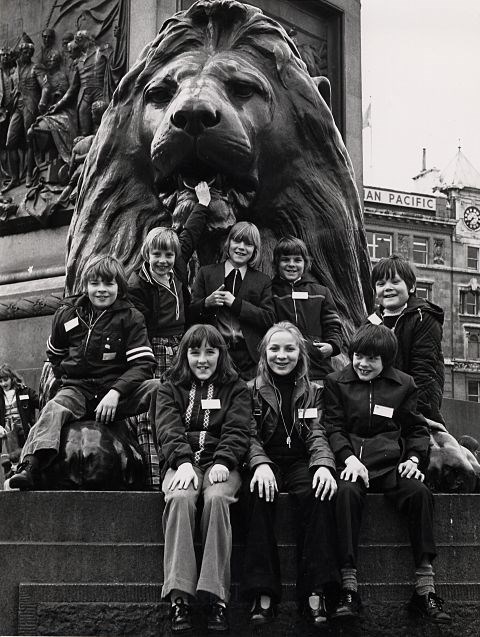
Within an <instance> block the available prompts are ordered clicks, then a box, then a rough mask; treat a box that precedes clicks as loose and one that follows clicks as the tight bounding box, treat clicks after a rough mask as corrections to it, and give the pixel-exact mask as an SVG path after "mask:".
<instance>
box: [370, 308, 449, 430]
mask: <svg viewBox="0 0 480 637" xmlns="http://www.w3.org/2000/svg"><path fill="white" fill-rule="evenodd" d="M377 315H378V316H379V317H380V318H383V308H382V307H381V308H379V310H378V311H377ZM443 321H444V313H443V310H442V308H441V307H439V306H438V305H435V304H434V303H432V302H431V301H427V300H425V299H421V298H418V297H416V296H411V297H410V298H409V299H408V302H407V307H406V308H405V310H404V311H403V312H402V313H401V314H400V316H399V317H398V319H397V320H396V323H395V326H394V328H393V332H394V333H395V336H396V337H397V340H398V351H397V356H396V359H395V363H394V365H395V367H396V368H397V369H399V370H401V371H402V372H405V373H406V374H410V376H413V380H414V381H415V384H416V385H417V387H418V411H419V412H420V413H421V414H423V415H424V416H425V417H426V418H431V419H432V420H436V421H437V422H441V423H443V424H444V422H445V421H444V419H443V417H442V415H441V413H440V408H441V405H442V397H443V386H444V382H445V364H444V361H443V351H442V338H443Z"/></svg>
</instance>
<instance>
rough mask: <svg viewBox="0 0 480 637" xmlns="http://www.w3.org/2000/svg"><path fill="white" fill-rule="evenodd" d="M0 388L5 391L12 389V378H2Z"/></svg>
mask: <svg viewBox="0 0 480 637" xmlns="http://www.w3.org/2000/svg"><path fill="white" fill-rule="evenodd" d="M0 387H1V388H2V389H3V391H8V390H9V389H12V379H11V378H10V376H4V377H3V378H0Z"/></svg>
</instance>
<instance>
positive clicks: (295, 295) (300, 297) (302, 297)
mask: <svg viewBox="0 0 480 637" xmlns="http://www.w3.org/2000/svg"><path fill="white" fill-rule="evenodd" d="M292 299H296V300H297V301H306V300H307V299H308V292H292Z"/></svg>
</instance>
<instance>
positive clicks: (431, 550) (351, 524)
mask: <svg viewBox="0 0 480 637" xmlns="http://www.w3.org/2000/svg"><path fill="white" fill-rule="evenodd" d="M375 482H376V481H375V480H374V481H372V482H371V483H370V488H369V489H368V492H369V493H371V492H377V493H378V492H382V491H383V492H384V494H385V497H386V498H388V499H389V500H390V501H391V502H392V503H393V504H394V505H395V506H396V508H397V509H398V510H399V511H400V512H401V513H402V514H403V515H406V517H407V524H408V533H409V536H410V543H411V545H412V549H413V556H414V559H415V565H416V566H418V565H419V564H420V562H421V559H422V556H423V555H425V554H427V555H429V556H430V558H431V559H433V558H434V557H435V555H436V548H435V540H434V537H433V496H432V494H431V492H430V489H429V488H428V487H427V486H425V484H424V483H423V482H420V481H419V480H415V479H413V478H401V477H398V478H397V486H396V487H394V488H393V489H388V490H383V489H381V483H380V484H378V483H377V484H375ZM366 495H367V489H366V487H365V485H364V483H363V481H362V480H357V481H356V482H346V481H345V480H339V481H338V491H337V498H336V517H337V529H338V552H339V560H340V567H352V568H356V567H357V556H358V541H359V536H360V526H361V523H362V514H363V509H364V506H365V497H366Z"/></svg>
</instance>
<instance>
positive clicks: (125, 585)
mask: <svg viewBox="0 0 480 637" xmlns="http://www.w3.org/2000/svg"><path fill="white" fill-rule="evenodd" d="M367 501H368V507H367V512H366V515H365V518H364V525H363V527H364V532H363V537H362V541H361V547H360V552H359V579H360V581H361V583H362V595H363V596H364V598H365V600H366V601H367V602H368V604H370V608H371V609H372V613H373V614H372V617H373V618H374V617H376V616H377V615H378V617H380V618H383V619H381V621H380V619H379V620H378V622H377V623H378V626H382V627H383V628H382V630H384V629H385V630H384V632H383V633H382V632H378V630H377V632H364V633H362V634H361V637H363V636H364V635H365V636H366V637H373V636H376V635H378V637H380V636H382V637H384V636H386V635H390V634H391V635H396V637H414V636H415V635H416V634H415V633H413V632H411V626H410V625H409V628H408V629H405V630H407V632H405V630H404V628H402V629H401V628H400V625H405V626H406V623H405V622H406V621H407V620H406V616H405V609H404V605H405V600H407V599H408V597H409V595H410V591H411V581H412V572H413V562H412V557H411V551H410V547H409V545H408V538H407V534H406V531H405V525H404V523H403V521H402V520H401V519H400V517H399V516H398V514H397V513H396V512H395V511H394V510H393V509H392V508H391V506H390V505H389V504H388V503H387V502H386V501H385V499H384V498H383V497H382V496H375V495H369V496H368V498H367ZM435 503H436V527H437V538H438V550H439V557H438V561H437V562H436V564H435V568H436V571H437V582H438V584H439V592H441V593H442V591H445V592H444V595H445V597H446V598H448V599H450V600H455V601H454V603H455V604H456V607H455V608H456V609H457V611H456V612H458V613H459V617H462V618H463V617H464V619H462V620H461V621H460V623H457V624H455V627H456V630H457V632H456V633H450V632H442V637H446V636H447V635H448V636H450V635H451V636H452V637H458V636H459V635H461V636H462V637H470V634H471V635H472V637H473V636H475V637H478V635H480V628H479V630H478V631H477V632H476V633H474V632H471V633H469V632H468V630H469V628H468V627H469V626H470V624H471V625H473V626H476V627H478V623H475V621H477V620H478V618H479V617H480V577H479V575H478V574H477V570H478V569H477V568H476V565H477V564H478V554H479V545H480V533H479V530H480V495H473V496H471V495H455V496H447V495H437V496H435ZM161 514H162V497H161V494H158V493H120V492H118V493H117V492H114V493H113V492H109V493H99V492H34V493H20V492H1V493H0V519H1V520H2V521H5V522H4V524H2V526H1V527H0V545H1V556H2V559H1V561H0V569H1V573H2V577H1V578H0V599H2V604H1V605H0V634H1V635H13V634H15V633H16V632H17V614H18V616H19V617H23V618H27V619H28V618H30V619H29V620H28V621H30V622H37V623H36V628H35V630H33V631H30V632H29V631H26V632H25V631H24V632H23V634H30V635H32V634H35V635H42V634H50V635H63V636H65V635H124V634H132V635H136V636H138V637H148V636H149V635H153V634H156V635H159V634H164V633H163V632H158V630H159V628H158V626H159V622H160V624H161V622H162V621H164V620H163V619H162V616H163V614H164V613H165V608H164V605H163V604H162V603H161V602H160V590H161V582H162V578H163V573H162V559H163V545H162V533H161ZM240 519H241V511H240V510H239V509H237V511H236V512H235V513H234V514H233V515H232V521H233V522H234V525H235V529H236V531H235V533H234V538H235V546H234V552H233V559H232V571H233V581H234V584H233V587H232V594H233V599H234V600H238V586H237V582H238V580H239V574H240V569H241V564H242V551H243V548H242V544H241V537H242V534H241V532H238V529H237V528H236V527H237V526H238V523H239V521H240ZM293 520H294V509H293V507H292V504H291V501H290V500H289V499H288V498H287V497H286V496H281V497H280V500H279V503H278V515H277V531H278V537H279V544H280V557H281V563H282V581H283V584H284V587H285V600H286V604H285V607H284V609H286V610H285V612H286V614H285V615H282V616H283V619H282V620H280V619H279V623H278V624H276V630H277V629H278V630H277V632H270V633H263V634H265V635H269V636H270V635H272V636H273V635H275V637H276V635H283V634H284V635H297V634H301V635H307V634H309V633H308V627H305V626H303V625H302V626H300V628H299V627H298V626H297V625H296V624H295V622H296V621H297V620H296V619H294V618H295V617H296V616H295V613H294V608H293V607H292V606H291V602H289V600H293V599H294V597H295V595H294V587H293V581H294V577H295V553H294V548H293V543H292V542H293V536H292V535H293V534H292V530H291V528H290V527H291V526H292V523H293ZM28 587H33V588H28ZM35 587H36V588H35ZM115 587H116V588H115ZM27 590H28V591H30V593H31V591H32V590H36V591H37V593H36V594H35V595H36V597H35V596H34V597H35V600H36V601H35V600H34V603H33V602H32V599H33V598H32V596H31V595H30V597H29V596H28V595H27V593H26V592H25V591H27ZM114 590H115V591H117V592H116V593H115V595H114V594H113V593H112V591H114ZM147 590H148V591H149V592H148V595H150V597H148V595H147V597H145V595H146V591H147ZM22 591H23V592H22ZM52 591H56V592H55V595H56V596H57V598H58V599H57V598H55V599H56V600H57V601H55V600H54V599H53V598H52V599H50V597H49V595H50V593H52ZM72 591H77V593H80V592H82V591H83V592H85V596H84V598H82V597H81V596H80V598H79V597H78V594H77V593H75V594H74V593H72ZM99 591H103V593H102V595H103V597H102V595H100V593H99ZM118 591H123V593H119V592H118ZM152 591H153V592H152ZM62 595H63V597H62ZM75 595H77V597H75ZM99 595H100V596H99ZM122 595H123V596H124V597H123V598H122ZM152 595H153V598H151V596H152ZM22 600H23V601H22ZM29 600H30V601H29ZM288 604H290V606H289V605H288ZM390 607H391V608H390ZM464 607H465V608H467V611H465V612H466V615H465V613H464V612H463V608H464ZM389 608H390V610H389ZM22 609H23V610H22ZM288 609H290V611H288ZM24 611H25V612H24ZM282 612H283V611H282ZM369 612H370V611H369ZM232 613H233V618H234V621H235V622H236V623H238V626H243V624H245V621H246V619H247V617H248V611H246V610H245V606H244V605H243V604H240V605H238V607H235V608H234V609H232ZM288 613H290V614H288ZM392 613H393V616H394V617H395V621H393V620H392V622H391V626H390V625H389V621H388V620H389V614H392ZM475 613H476V614H475ZM52 617H54V619H52ZM42 618H43V619H42ZM242 618H243V619H242ZM465 618H468V620H469V622H470V623H468V622H467V620H466V619H465ZM475 618H476V619H475ZM397 619H398V621H397ZM474 620H475V621H474ZM21 621H22V622H23V621H24V620H23V619H22V620H21ZM25 621H27V620H25ZM375 621H377V620H375V619H372V620H371V622H370V619H367V620H366V622H367V624H368V626H370V628H369V630H373V628H372V627H374V626H375V625H376V624H375ZM52 622H53V626H54V629H52ZM132 622H133V625H135V626H137V628H138V630H137V629H135V628H134V629H131V623H132ZM242 622H243V624H242ZM292 622H293V623H292ZM368 622H370V623H368ZM382 622H383V623H382ZM402 622H403V624H402ZM27 623H28V622H27ZM161 625H162V626H163V625H164V624H161ZM122 626H123V628H122ZM128 626H130V628H128ZM153 626H156V628H155V629H154V628H153ZM389 626H390V627H391V628H392V630H390V632H389V631H387V630H386V627H387V628H388V627H389ZM395 626H396V627H397V629H398V630H397V632H395V631H394V630H393V627H395ZM127 628H128V630H127ZM467 629H468V630H467ZM29 630H30V629H29ZM155 630H156V631H157V632H155ZM161 630H162V629H161ZM272 630H273V629H272ZM375 630H376V629H375ZM282 631H285V632H282ZM305 631H306V632H305ZM385 631H386V632H385ZM402 631H404V632H402ZM409 631H410V632H409ZM196 634H197V633H196ZM198 634H203V633H202V632H199V633H198ZM232 634H234V635H239V636H240V635H242V634H245V635H247V634H250V633H247V632H244V633H240V632H233V633H232ZM419 637H420V635H419ZM422 637H423V634H422Z"/></svg>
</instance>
